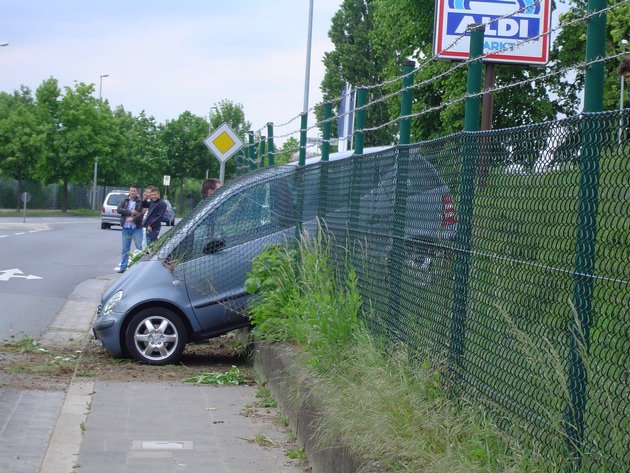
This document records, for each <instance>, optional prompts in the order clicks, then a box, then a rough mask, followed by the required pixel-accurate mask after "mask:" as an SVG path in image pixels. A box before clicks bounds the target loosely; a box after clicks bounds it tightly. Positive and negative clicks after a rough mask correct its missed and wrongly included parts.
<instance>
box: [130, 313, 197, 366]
mask: <svg viewBox="0 0 630 473" xmlns="http://www.w3.org/2000/svg"><path fill="white" fill-rule="evenodd" d="M125 342H126V346H127V350H128V351H129V354H130V355H131V357H132V358H133V359H135V360H137V361H139V362H140V363H145V364H148V365H166V364H169V363H174V362H175V361H177V360H178V359H179V357H180V356H181V354H182V352H183V351H184V347H185V346H186V328H185V327H184V324H183V323H182V321H181V320H180V318H179V317H178V316H177V315H176V314H175V313H173V312H172V311H170V310H168V309H164V308H161V307H158V308H155V309H145V310H143V311H141V312H139V313H137V314H136V315H135V316H134V317H133V318H132V319H131V322H129V325H128V327H127V332H126V336H125Z"/></svg>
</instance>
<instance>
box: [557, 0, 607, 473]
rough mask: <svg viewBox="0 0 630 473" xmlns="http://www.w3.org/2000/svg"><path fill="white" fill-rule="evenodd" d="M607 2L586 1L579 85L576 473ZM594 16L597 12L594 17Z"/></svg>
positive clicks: (572, 415) (572, 382) (571, 432)
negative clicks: (582, 74) (582, 116)
mask: <svg viewBox="0 0 630 473" xmlns="http://www.w3.org/2000/svg"><path fill="white" fill-rule="evenodd" d="M607 4H608V2H607V0H589V2H588V13H589V14H592V16H591V17H590V19H589V21H588V24H587V26H586V62H587V63H589V64H590V65H589V66H588V67H587V69H586V73H585V82H584V114H585V115H587V116H586V117H585V120H584V122H583V125H582V149H581V153H580V186H579V190H578V215H577V222H576V229H577V232H576V233H577V235H576V245H575V276H574V280H573V300H574V301H575V312H576V313H575V317H574V320H573V324H572V327H571V335H570V348H571V350H570V352H569V360H568V367H567V373H569V379H568V380H567V389H568V395H569V402H568V403H567V406H566V413H565V422H566V425H565V429H566V433H567V442H568V446H569V449H570V451H571V454H572V456H573V459H574V461H575V465H576V469H578V470H579V467H580V465H581V463H582V452H583V450H584V446H583V440H584V411H585V409H586V388H587V385H588V378H587V369H586V366H585V364H584V357H585V356H587V355H588V351H589V346H590V330H591V325H592V323H593V276H592V275H593V272H594V269H595V251H596V248H595V247H596V244H595V243H596V232H597V208H598V203H599V158H600V152H601V147H602V140H601V138H600V135H601V132H602V131H601V130H598V129H596V127H595V126H594V125H595V123H594V117H592V116H591V117H589V116H588V115H592V114H593V113H597V112H601V111H602V109H603V107H604V77H605V74H606V70H605V68H604V62H603V61H600V62H594V61H596V60H597V59H599V58H603V57H606V13H605V9H606V6H607ZM596 12H601V13H598V14H595V13H596Z"/></svg>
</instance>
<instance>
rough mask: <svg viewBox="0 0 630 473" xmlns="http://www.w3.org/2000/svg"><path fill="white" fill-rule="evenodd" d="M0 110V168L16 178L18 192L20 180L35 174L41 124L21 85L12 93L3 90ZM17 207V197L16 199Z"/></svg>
mask: <svg viewBox="0 0 630 473" xmlns="http://www.w3.org/2000/svg"><path fill="white" fill-rule="evenodd" d="M1 102H2V104H3V106H2V107H1V109H2V114H0V169H2V172H3V173H4V174H5V175H7V176H10V177H12V178H13V179H16V180H17V181H18V193H17V195H18V196H20V195H21V194H22V182H23V180H25V179H30V178H32V177H33V175H34V174H35V167H36V164H37V161H38V159H39V158H40V156H41V154H42V151H43V147H44V140H43V134H42V129H41V126H40V124H39V122H38V120H37V117H36V114H35V103H34V98H33V96H32V93H31V90H30V89H29V88H27V87H22V88H21V89H20V92H19V93H18V92H15V93H14V94H13V96H9V95H8V94H4V95H3V96H2V100H1ZM16 206H17V209H18V210H19V208H20V199H19V198H18V199H17V203H16Z"/></svg>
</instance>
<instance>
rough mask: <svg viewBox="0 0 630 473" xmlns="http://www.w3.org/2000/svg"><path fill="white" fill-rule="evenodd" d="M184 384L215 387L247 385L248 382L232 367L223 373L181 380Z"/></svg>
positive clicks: (239, 371)
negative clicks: (212, 385)
mask: <svg viewBox="0 0 630 473" xmlns="http://www.w3.org/2000/svg"><path fill="white" fill-rule="evenodd" d="M182 382H184V383H197V384H216V385H233V386H237V385H239V384H249V381H248V380H247V379H246V378H245V377H244V376H243V375H242V374H241V370H239V369H238V367H236V366H232V368H230V370H229V371H226V372H225V373H205V374H202V375H199V376H194V377H192V378H187V379H184V380H182Z"/></svg>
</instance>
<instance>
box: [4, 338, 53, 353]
mask: <svg viewBox="0 0 630 473" xmlns="http://www.w3.org/2000/svg"><path fill="white" fill-rule="evenodd" d="M2 349H3V350H6V351H13V352H17V353H47V352H48V350H47V349H46V348H44V347H42V346H41V345H40V344H39V342H38V341H37V340H35V339H33V338H30V337H26V338H22V339H20V340H16V341H15V342H6V343H3V344H2Z"/></svg>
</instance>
